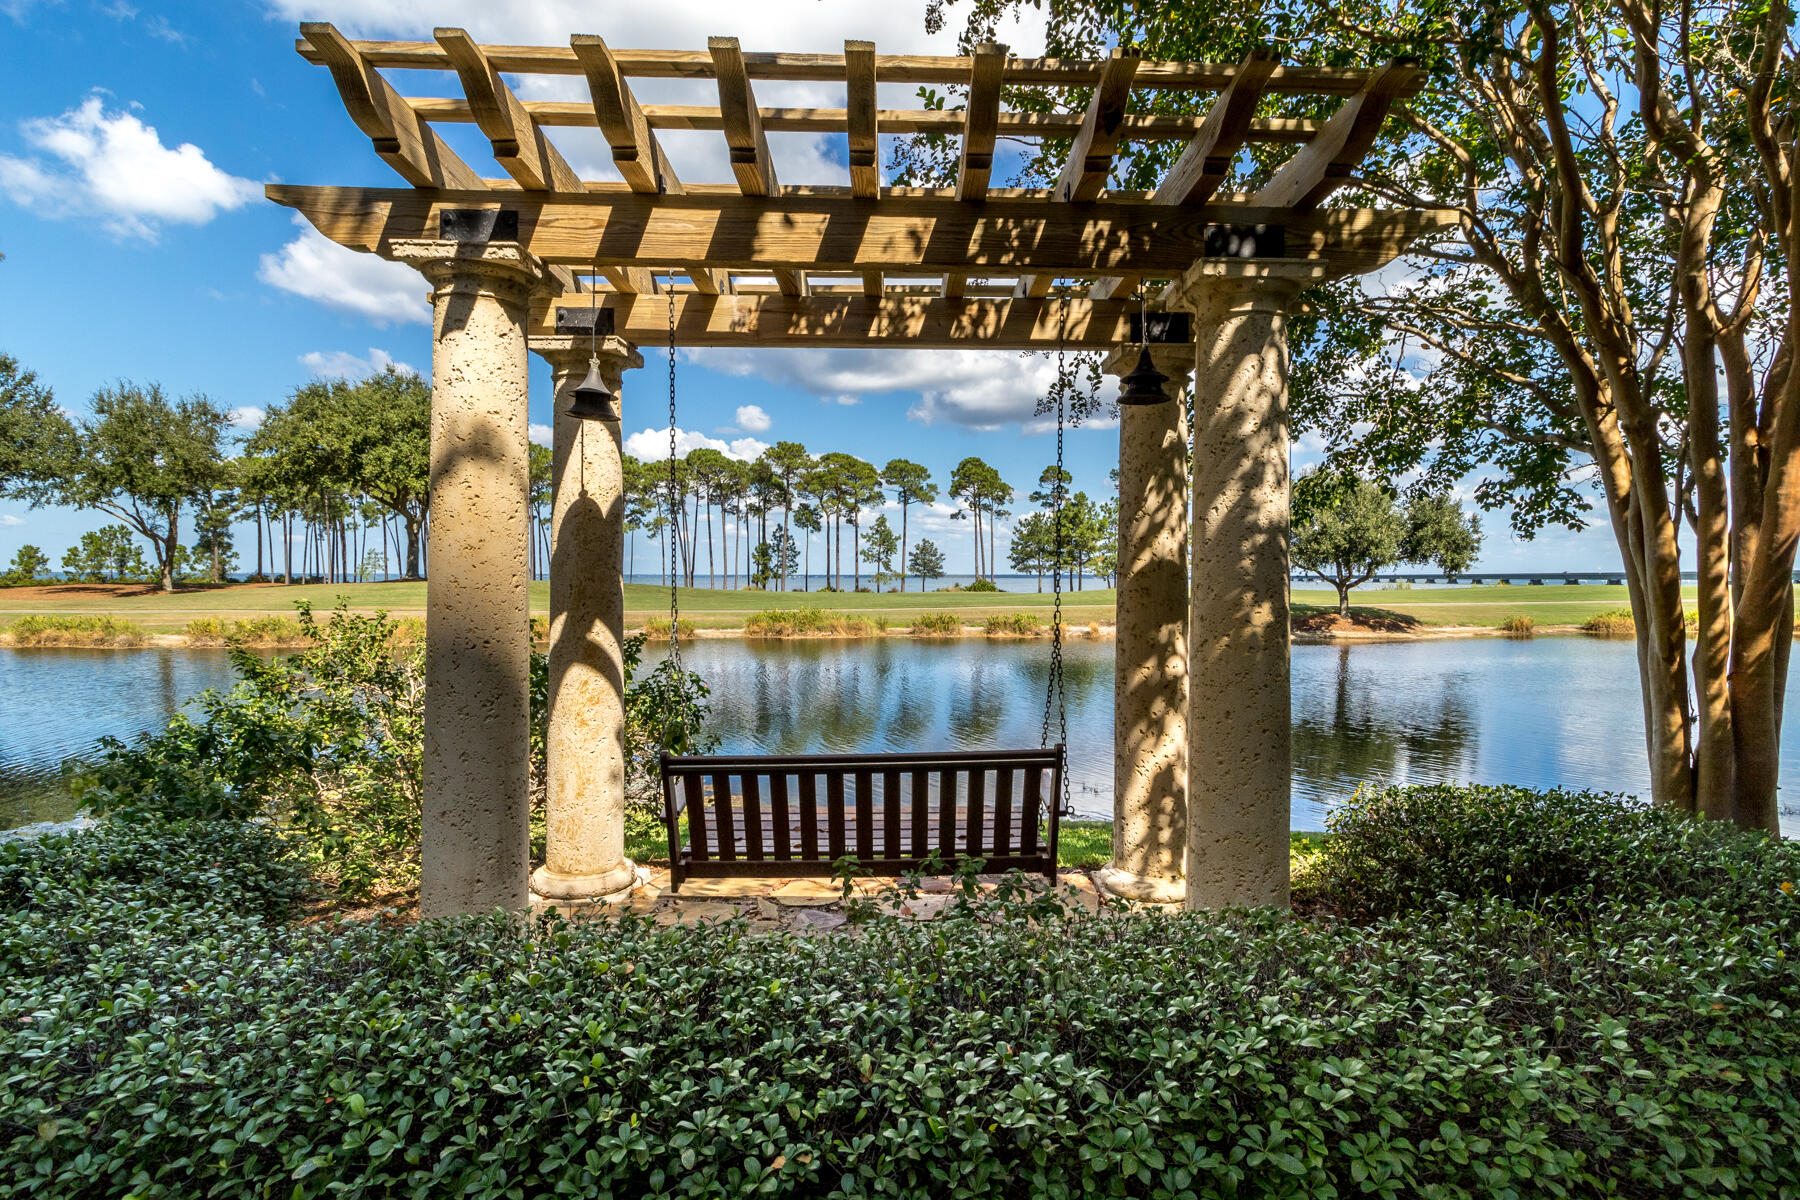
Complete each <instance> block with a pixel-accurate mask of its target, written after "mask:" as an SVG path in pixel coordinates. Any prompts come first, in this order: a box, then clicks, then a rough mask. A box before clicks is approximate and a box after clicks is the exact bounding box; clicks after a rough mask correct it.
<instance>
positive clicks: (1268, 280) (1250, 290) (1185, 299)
mask: <svg viewBox="0 0 1800 1200" xmlns="http://www.w3.org/2000/svg"><path fill="white" fill-rule="evenodd" d="M1330 277H1331V275H1330V272H1329V271H1327V270H1326V268H1325V266H1324V265H1323V264H1322V263H1318V262H1314V261H1313V260H1311V259H1294V258H1275V259H1224V260H1221V259H1206V260H1203V261H1201V262H1197V263H1195V264H1194V265H1193V266H1191V267H1189V268H1188V269H1187V271H1186V273H1184V274H1183V275H1182V276H1181V278H1179V279H1177V280H1175V281H1174V282H1173V283H1171V284H1170V285H1169V288H1168V290H1167V291H1166V292H1164V293H1163V303H1164V304H1165V305H1167V306H1168V307H1170V308H1181V309H1186V310H1187V311H1188V312H1191V313H1193V314H1194V319H1195V321H1196V323H1198V324H1205V323H1207V322H1209V321H1216V320H1218V319H1220V318H1221V317H1225V316H1227V315H1229V314H1232V313H1243V312H1265V313H1274V312H1286V311H1287V309H1288V307H1289V306H1290V305H1291V304H1292V303H1293V300H1294V297H1295V296H1297V295H1298V294H1299V293H1300V292H1301V291H1303V290H1304V289H1306V288H1308V287H1311V286H1312V285H1313V284H1315V283H1323V282H1324V281H1325V280H1326V279H1329V278H1330Z"/></svg>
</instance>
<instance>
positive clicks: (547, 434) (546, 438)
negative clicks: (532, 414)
mask: <svg viewBox="0 0 1800 1200" xmlns="http://www.w3.org/2000/svg"><path fill="white" fill-rule="evenodd" d="M526 434H527V436H529V437H530V438H531V440H532V441H533V442H536V443H537V444H538V445H540V446H548V445H551V444H552V440H553V439H554V438H555V436H556V431H555V430H554V429H552V428H551V427H550V426H548V425H539V424H537V423H536V422H533V423H532V425H531V427H530V428H529V429H527V430H526Z"/></svg>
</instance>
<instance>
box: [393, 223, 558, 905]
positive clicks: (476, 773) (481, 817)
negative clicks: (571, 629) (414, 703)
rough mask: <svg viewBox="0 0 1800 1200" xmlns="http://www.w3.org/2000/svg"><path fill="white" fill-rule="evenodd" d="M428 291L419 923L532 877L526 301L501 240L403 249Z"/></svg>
mask: <svg viewBox="0 0 1800 1200" xmlns="http://www.w3.org/2000/svg"><path fill="white" fill-rule="evenodd" d="M394 257H395V258H397V259H399V260H400V261H402V262H408V263H411V264H412V265H414V266H416V267H418V268H419V269H420V270H421V271H423V272H424V274H425V277H426V278H427V279H429V280H430V281H431V284H432V288H433V291H432V308H433V324H432V336H433V343H432V354H431V375H432V378H431V568H430V572H429V576H428V579H427V581H426V585H425V763H424V791H425V796H424V814H423V815H424V829H423V846H422V862H421V868H422V873H421V878H420V887H419V910H420V913H421V914H422V915H423V916H427V917H435V916H443V915H446V914H451V913H463V912H484V911H487V910H490V909H493V908H505V909H523V908H525V907H526V903H527V893H526V875H527V872H528V871H529V870H530V830H529V828H528V822H529V817H530V783H529V778H528V771H529V754H530V748H529V744H528V740H529V732H530V731H529V703H530V698H529V694H528V687H529V680H528V667H529V661H530V654H531V640H530V639H531V633H530V624H529V622H530V610H529V602H528V599H527V595H526V585H527V578H526V573H527V566H526V547H527V544H528V543H527V540H526V539H527V537H528V536H529V521H528V496H527V486H528V474H529V467H528V451H527V442H526V398H527V391H528V388H529V379H530V376H529V370H528V362H527V359H526V353H525V328H524V321H525V312H526V303H527V299H528V297H529V294H530V292H531V289H532V288H533V287H534V286H540V285H541V284H542V282H543V279H544V275H543V269H542V267H541V265H540V264H538V263H537V262H536V260H534V259H533V258H531V256H530V255H528V254H525V253H523V252H522V251H521V250H520V248H519V247H518V245H517V244H515V243H510V242H494V243H456V242H437V241H430V242H415V241H407V242H400V243H397V244H396V245H395V247H394Z"/></svg>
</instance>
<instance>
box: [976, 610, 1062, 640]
mask: <svg viewBox="0 0 1800 1200" xmlns="http://www.w3.org/2000/svg"><path fill="white" fill-rule="evenodd" d="M1048 633H1049V631H1048V630H1047V629H1045V628H1044V625H1043V622H1041V621H1039V620H1038V618H1037V615H1036V614H1035V613H996V614H995V615H993V616H991V617H989V618H988V619H987V635H988V636H989V637H1043V636H1047V635H1048Z"/></svg>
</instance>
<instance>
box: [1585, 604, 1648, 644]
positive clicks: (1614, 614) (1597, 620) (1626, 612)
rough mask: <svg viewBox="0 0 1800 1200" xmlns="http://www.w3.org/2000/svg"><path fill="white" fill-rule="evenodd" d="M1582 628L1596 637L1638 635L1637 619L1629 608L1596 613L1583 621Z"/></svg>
mask: <svg viewBox="0 0 1800 1200" xmlns="http://www.w3.org/2000/svg"><path fill="white" fill-rule="evenodd" d="M1581 630H1582V632H1583V633H1591V634H1593V635H1594V636H1595V637H1609V638H1628V637H1634V636H1636V634H1637V621H1636V620H1635V619H1634V618H1633V617H1632V615H1631V610H1630V609H1629V608H1614V609H1609V610H1607V611H1606V612H1602V613H1595V614H1594V615H1593V616H1591V617H1589V618H1588V619H1587V620H1586V621H1584V622H1583V623H1582V626H1581Z"/></svg>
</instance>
